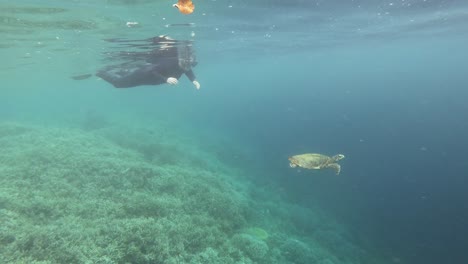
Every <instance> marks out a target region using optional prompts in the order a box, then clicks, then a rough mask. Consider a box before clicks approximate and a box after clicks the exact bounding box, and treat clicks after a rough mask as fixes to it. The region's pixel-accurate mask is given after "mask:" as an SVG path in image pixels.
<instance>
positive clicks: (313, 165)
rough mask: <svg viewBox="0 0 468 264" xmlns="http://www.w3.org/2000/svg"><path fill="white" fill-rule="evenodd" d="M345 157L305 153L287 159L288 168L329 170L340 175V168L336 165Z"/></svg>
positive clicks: (341, 155)
mask: <svg viewBox="0 0 468 264" xmlns="http://www.w3.org/2000/svg"><path fill="white" fill-rule="evenodd" d="M344 157H345V156H344V155H343V154H337V155H335V156H333V157H329V156H326V155H322V154H318V153H306V154H301V155H295V156H292V157H289V158H288V159H289V162H290V163H289V166H290V167H291V168H295V167H301V168H305V169H313V170H321V169H326V168H331V169H334V170H335V171H336V174H337V175H338V174H340V171H341V166H340V164H338V163H337V161H339V160H340V159H343V158H344Z"/></svg>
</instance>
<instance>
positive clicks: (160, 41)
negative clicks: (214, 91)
mask: <svg viewBox="0 0 468 264" xmlns="http://www.w3.org/2000/svg"><path fill="white" fill-rule="evenodd" d="M152 42H153V44H154V45H158V48H157V49H154V50H153V51H152V52H150V53H145V56H146V55H147V58H146V59H145V62H144V63H143V64H139V65H137V66H128V65H130V64H119V65H112V66H108V67H105V68H103V69H101V70H99V71H98V72H97V74H96V75H97V76H98V77H100V78H102V79H103V80H105V81H107V82H109V83H111V84H112V85H113V86H114V87H116V88H131V87H136V86H140V85H160V84H165V83H168V84H171V85H176V84H178V82H179V81H178V80H179V79H180V78H181V77H182V75H186V76H187V77H188V78H189V80H190V81H191V82H192V83H193V85H194V86H195V88H196V89H200V83H199V82H198V81H197V80H196V76H195V74H194V72H193V69H192V68H193V67H195V66H196V65H197V64H198V62H197V59H196V56H195V52H194V50H193V47H192V44H191V43H190V42H187V41H176V40H173V39H171V38H169V37H167V36H159V37H154V38H152Z"/></svg>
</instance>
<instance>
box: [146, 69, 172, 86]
mask: <svg viewBox="0 0 468 264" xmlns="http://www.w3.org/2000/svg"><path fill="white" fill-rule="evenodd" d="M152 74H153V76H154V77H156V79H157V80H158V81H159V82H160V83H168V84H177V83H178V81H177V79H176V78H173V77H166V76H163V75H162V74H160V73H159V72H158V71H156V70H153V71H152Z"/></svg>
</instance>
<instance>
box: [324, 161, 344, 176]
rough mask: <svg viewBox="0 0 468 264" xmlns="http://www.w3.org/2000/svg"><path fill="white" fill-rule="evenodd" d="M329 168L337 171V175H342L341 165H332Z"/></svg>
mask: <svg viewBox="0 0 468 264" xmlns="http://www.w3.org/2000/svg"><path fill="white" fill-rule="evenodd" d="M327 167H328V168H332V169H334V170H335V171H336V175H338V174H340V171H341V166H340V164H338V163H331V164H328V166H327Z"/></svg>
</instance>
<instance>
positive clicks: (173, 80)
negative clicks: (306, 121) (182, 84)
mask: <svg viewBox="0 0 468 264" xmlns="http://www.w3.org/2000/svg"><path fill="white" fill-rule="evenodd" d="M166 82H167V83H168V84H173V85H174V84H177V83H178V82H179V81H177V79H176V78H174V77H169V78H167V80H166Z"/></svg>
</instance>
